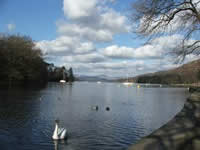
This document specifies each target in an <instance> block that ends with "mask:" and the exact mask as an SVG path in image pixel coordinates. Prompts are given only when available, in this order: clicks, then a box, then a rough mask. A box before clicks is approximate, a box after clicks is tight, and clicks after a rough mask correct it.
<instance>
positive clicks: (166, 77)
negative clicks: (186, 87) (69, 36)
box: [137, 74, 182, 84]
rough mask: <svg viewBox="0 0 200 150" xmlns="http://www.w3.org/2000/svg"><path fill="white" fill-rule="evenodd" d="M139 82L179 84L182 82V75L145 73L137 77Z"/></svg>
mask: <svg viewBox="0 0 200 150" xmlns="http://www.w3.org/2000/svg"><path fill="white" fill-rule="evenodd" d="M137 82H138V83H152V84H177V83H182V80H181V76H180V75H178V74H159V75H156V74H155V75H146V76H145V75H143V76H139V77H138V79H137Z"/></svg>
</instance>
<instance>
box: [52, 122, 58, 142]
mask: <svg viewBox="0 0 200 150" xmlns="http://www.w3.org/2000/svg"><path fill="white" fill-rule="evenodd" d="M53 139H58V124H57V123H56V126H55V129H54V132H53Z"/></svg>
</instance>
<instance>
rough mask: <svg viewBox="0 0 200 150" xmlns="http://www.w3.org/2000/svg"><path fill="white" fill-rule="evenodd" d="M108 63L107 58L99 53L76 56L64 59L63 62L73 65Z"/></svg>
mask: <svg viewBox="0 0 200 150" xmlns="http://www.w3.org/2000/svg"><path fill="white" fill-rule="evenodd" d="M103 61H106V58H105V57H104V56H102V55H101V54H99V53H91V54H85V55H74V56H72V55H71V56H66V57H63V62H73V63H77V62H79V63H97V62H103Z"/></svg>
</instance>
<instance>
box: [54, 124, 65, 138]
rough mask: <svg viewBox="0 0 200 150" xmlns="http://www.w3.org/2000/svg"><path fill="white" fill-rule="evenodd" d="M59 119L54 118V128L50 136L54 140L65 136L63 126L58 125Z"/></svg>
mask: <svg viewBox="0 0 200 150" xmlns="http://www.w3.org/2000/svg"><path fill="white" fill-rule="evenodd" d="M58 123H59V120H55V124H56V125H55V129H54V132H53V136H52V138H53V139H54V140H63V139H65V138H66V137H67V130H66V129H65V128H59V127H58Z"/></svg>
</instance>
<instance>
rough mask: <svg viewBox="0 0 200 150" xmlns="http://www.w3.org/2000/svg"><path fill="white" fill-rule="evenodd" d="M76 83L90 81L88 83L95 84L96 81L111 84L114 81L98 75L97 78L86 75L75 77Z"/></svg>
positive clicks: (112, 78)
mask: <svg viewBox="0 0 200 150" xmlns="http://www.w3.org/2000/svg"><path fill="white" fill-rule="evenodd" d="M76 80H77V81H90V82H96V81H102V82H111V81H114V80H116V78H114V77H109V76H105V75H99V76H87V75H81V76H78V77H76Z"/></svg>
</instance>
